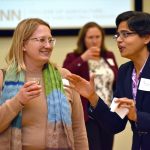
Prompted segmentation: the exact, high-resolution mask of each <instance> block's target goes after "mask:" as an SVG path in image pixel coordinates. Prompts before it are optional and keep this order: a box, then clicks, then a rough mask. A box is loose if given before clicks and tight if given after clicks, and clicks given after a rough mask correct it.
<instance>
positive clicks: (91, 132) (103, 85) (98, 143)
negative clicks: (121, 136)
mask: <svg viewBox="0 0 150 150" xmlns="http://www.w3.org/2000/svg"><path fill="white" fill-rule="evenodd" d="M104 37H105V35H104V31H103V29H102V27H101V26H100V25H98V24H97V23H95V22H88V23H86V24H85V25H84V26H83V27H82V29H81V30H80V32H79V36H78V41H77V48H76V49H75V50H74V51H73V52H70V53H68V54H67V56H66V59H65V60H64V63H63V67H65V68H67V69H68V70H70V71H71V72H72V73H74V74H77V75H79V76H81V77H83V78H84V79H86V80H89V76H90V74H92V73H95V74H96V77H95V85H96V92H97V94H98V95H99V96H100V97H102V98H103V99H104V100H105V101H104V102H105V103H106V104H107V105H108V106H109V105H110V103H111V98H112V95H113V90H114V89H115V83H116V78H117V72H118V66H117V63H116V60H115V56H114V54H113V53H112V52H111V51H108V50H107V49H106V47H105V44H104ZM81 100H82V104H83V109H84V117H85V124H86V129H87V135H88V142H89V149H90V150H112V146H113V135H112V134H110V133H109V132H107V131H105V129H104V128H102V126H101V125H100V124H98V122H97V121H96V120H95V119H94V118H91V117H89V116H88V108H89V106H90V105H89V103H88V101H87V99H86V98H84V97H81Z"/></svg>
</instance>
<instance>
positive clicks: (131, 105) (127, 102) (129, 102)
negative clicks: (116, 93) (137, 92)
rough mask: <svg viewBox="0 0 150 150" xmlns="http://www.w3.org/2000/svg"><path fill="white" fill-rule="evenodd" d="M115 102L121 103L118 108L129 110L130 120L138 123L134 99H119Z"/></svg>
mask: <svg viewBox="0 0 150 150" xmlns="http://www.w3.org/2000/svg"><path fill="white" fill-rule="evenodd" d="M115 102H117V103H119V105H118V107H121V108H128V109H129V113H128V115H127V117H128V119H129V120H132V121H135V122H136V121H137V113H136V106H135V101H134V100H133V99H128V98H117V99H116V100H115Z"/></svg>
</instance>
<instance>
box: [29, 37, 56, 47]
mask: <svg viewBox="0 0 150 150" xmlns="http://www.w3.org/2000/svg"><path fill="white" fill-rule="evenodd" d="M29 40H35V41H37V42H40V44H42V45H44V44H46V43H47V42H48V43H49V44H50V45H51V46H55V44H56V39H55V38H51V37H49V38H46V37H35V38H31V39H29Z"/></svg>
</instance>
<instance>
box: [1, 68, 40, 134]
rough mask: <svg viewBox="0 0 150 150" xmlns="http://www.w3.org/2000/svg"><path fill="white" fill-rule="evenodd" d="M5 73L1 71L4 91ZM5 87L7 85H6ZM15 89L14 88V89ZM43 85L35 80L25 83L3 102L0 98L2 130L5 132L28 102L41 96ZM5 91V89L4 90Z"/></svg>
mask: <svg viewBox="0 0 150 150" xmlns="http://www.w3.org/2000/svg"><path fill="white" fill-rule="evenodd" d="M2 84H3V73H2V71H0V89H1V91H2ZM4 88H5V87H4ZM12 90H13V89H12ZM40 90H41V87H40V86H39V85H37V84H35V82H34V81H30V82H27V83H25V84H24V85H23V86H22V87H21V88H20V90H19V91H18V93H17V94H16V95H15V96H14V97H12V98H10V99H7V100H5V102H2V101H1V99H0V103H1V105H0V132H3V131H4V130H5V129H6V128H8V126H9V125H10V124H11V122H12V120H13V119H14V118H15V117H16V116H17V115H18V113H19V112H20V111H21V110H22V108H23V105H25V104H26V103H28V102H29V101H30V100H31V99H33V98H34V97H37V96H39V94H40ZM2 92H3V91H2Z"/></svg>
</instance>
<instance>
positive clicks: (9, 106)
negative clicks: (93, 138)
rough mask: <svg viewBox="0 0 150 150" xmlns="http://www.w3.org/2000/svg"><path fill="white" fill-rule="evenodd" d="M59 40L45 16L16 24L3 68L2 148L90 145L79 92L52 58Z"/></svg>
mask: <svg viewBox="0 0 150 150" xmlns="http://www.w3.org/2000/svg"><path fill="white" fill-rule="evenodd" d="M55 42H56V40H55V38H53V37H52V34H51V29H50V26H49V25H48V24H47V23H46V22H45V21H43V20H41V19H38V18H31V19H25V20H23V21H21V22H20V23H19V24H18V26H17V28H16V30H15V32H14V35H13V39H12V45H11V48H10V51H9V54H8V56H7V63H8V67H7V69H6V73H5V76H3V75H4V74H3V72H2V71H0V88H1V90H2V94H1V99H0V104H1V105H0V150H46V149H49V150H54V149H57V150H83V149H84V150H88V142H87V135H86V130H85V125H84V120H83V110H82V104H81V100H80V96H79V94H78V93H77V92H75V91H74V90H72V89H69V88H67V87H65V88H64V85H63V80H62V79H63V78H65V76H66V75H67V74H69V71H67V70H65V69H62V68H59V67H57V66H56V65H54V64H52V63H50V61H49V58H50V56H51V53H52V50H53V47H54V45H55Z"/></svg>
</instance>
